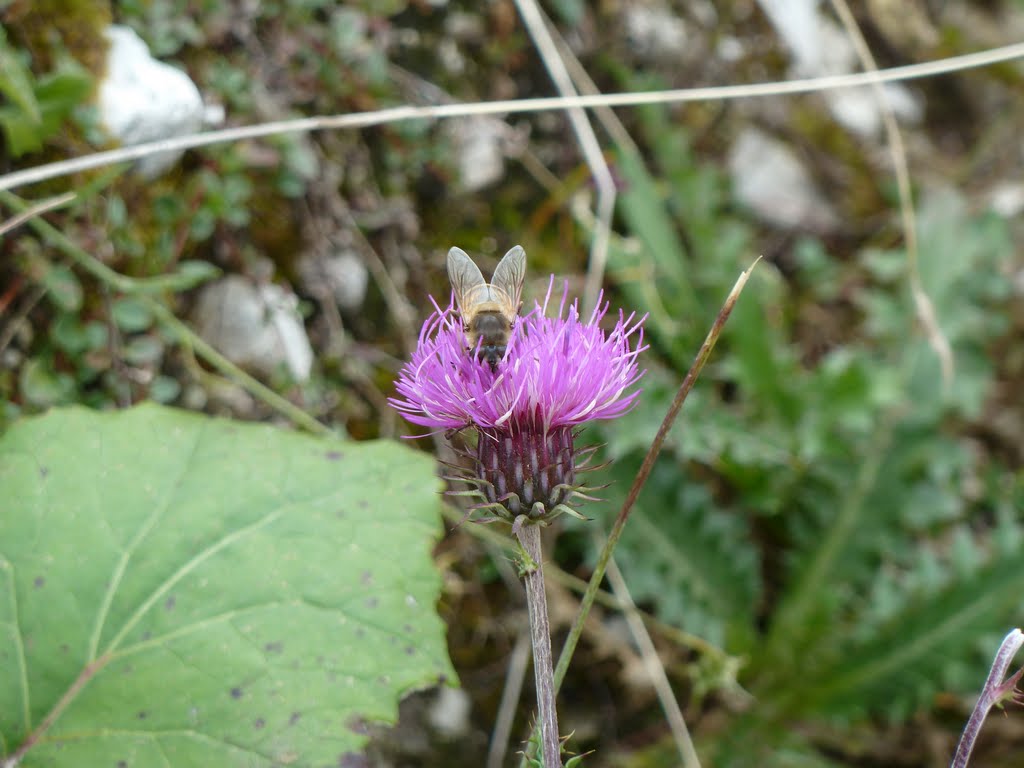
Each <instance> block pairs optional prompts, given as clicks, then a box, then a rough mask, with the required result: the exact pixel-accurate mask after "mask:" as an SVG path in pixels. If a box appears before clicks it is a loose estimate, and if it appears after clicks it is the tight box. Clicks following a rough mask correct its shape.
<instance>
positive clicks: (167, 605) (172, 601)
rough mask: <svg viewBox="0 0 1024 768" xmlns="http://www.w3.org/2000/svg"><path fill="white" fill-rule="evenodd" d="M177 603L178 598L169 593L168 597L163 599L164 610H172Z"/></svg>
mask: <svg viewBox="0 0 1024 768" xmlns="http://www.w3.org/2000/svg"><path fill="white" fill-rule="evenodd" d="M177 604H178V598H176V597H175V596H174V595H171V596H170V597H168V598H167V599H166V600H165V601H164V610H165V611H173V610H174V606H175V605H177Z"/></svg>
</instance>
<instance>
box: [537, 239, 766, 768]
mask: <svg viewBox="0 0 1024 768" xmlns="http://www.w3.org/2000/svg"><path fill="white" fill-rule="evenodd" d="M760 260H761V257H760V256H758V257H757V259H755V260H754V263H753V264H751V265H750V266H749V267H747V269H745V270H744V271H743V272H741V273H740V276H739V277H738V278H737V279H736V283H735V284H734V285H733V287H732V290H731V291H729V295H728V296H727V297H726V299H725V303H724V304H723V305H722V308H721V309H720V310H719V312H718V317H716V318H715V322H714V323H713V324H712V326H711V330H709V331H708V334H707V336H706V337H705V338H704V343H703V344H701V347H700V350H699V351H698V352H697V356H696V358H695V359H694V361H693V364H692V365H691V366H690V370H689V371H687V373H686V377H685V378H684V379H683V382H682V384H680V385H679V390H678V391H677V392H676V395H675V397H674V398H673V400H672V404H671V405H670V406H669V409H668V412H667V413H666V414H665V418H664V419H663V420H662V422H661V426H660V427H659V428H658V432H657V434H656V435H655V436H654V440H653V441H652V442H651V447H650V448H649V449H648V451H647V455H646V456H645V457H644V460H643V463H642V464H641V465H640V471H639V472H638V473H637V476H636V479H635V480H634V481H633V485H632V487H630V489H629V493H628V494H627V496H626V500H625V501H624V502H623V504H622V509H620V510H619V514H618V516H617V517H616V518H615V523H614V524H613V525H612V528H611V531H610V532H609V534H608V539H607V540H606V541H605V544H604V548H603V549H602V550H601V554H600V555H599V556H598V558H597V563H596V564H595V566H594V573H593V575H591V577H590V581H589V582H588V583H587V591H586V592H584V593H583V599H582V600H581V601H580V610H579V613H577V615H576V620H575V621H574V622H573V625H572V628H571V629H570V630H569V636H568V637H567V638H566V640H565V645H564V646H563V647H562V653H561V654H560V655H559V657H558V665H557V666H556V667H555V693H556V694H557V693H558V689H559V688H561V686H562V681H563V680H565V674H566V672H567V671H568V669H569V663H570V662H571V661H572V655H573V653H575V652H576V645H577V644H578V643H579V640H580V637H581V636H582V634H583V625H584V623H585V622H586V620H587V616H588V615H589V613H590V608H591V606H593V604H594V599H595V598H596V597H597V593H598V591H600V589H601V582H602V581H604V574H605V571H606V570H607V569H608V562H609V560H611V557H612V553H613V552H614V551H615V545H616V544H618V542H619V539H620V538H621V537H622V531H623V529H624V528H625V527H626V520H628V519H629V515H630V513H631V512H632V511H633V505H634V504H635V503H636V500H637V497H638V496H639V495H640V491H641V489H642V488H643V487H644V484H645V483H646V482H647V478H648V477H649V476H650V474H651V470H652V469H653V468H654V462H655V460H656V459H657V458H658V454H659V453H661V448H662V446H663V445H664V443H665V438H666V437H668V433H669V430H670V429H671V428H672V425H673V424H674V423H675V420H676V417H677V416H678V415H679V410H680V409H681V408H682V407H683V403H684V402H686V398H687V396H688V395H689V394H690V390H692V389H693V385H694V384H695V383H696V381H697V377H698V376H700V373H701V371H702V370H704V365H705V363H707V361H708V358H709V357H710V356H711V351H712V350H713V349H714V348H715V344H716V343H717V342H718V337H719V336H720V335H721V334H722V329H723V328H724V327H725V323H726V321H727V320H728V319H729V315H730V314H732V310H733V307H735V306H736V301H737V299H739V297H740V293H742V292H743V287H744V286H745V285H746V284H747V280H748V279H749V277H750V273H751V272H752V271H753V269H754V267H756V266H757V263H758V262H759V261H760ZM528 751H529V750H526V751H525V752H524V754H523V760H522V762H521V763H520V765H521V766H523V767H524V768H525V766H526V760H527V759H528V757H529V756H528V754H527V753H528Z"/></svg>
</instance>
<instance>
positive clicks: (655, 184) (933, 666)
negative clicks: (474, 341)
mask: <svg viewBox="0 0 1024 768" xmlns="http://www.w3.org/2000/svg"><path fill="white" fill-rule="evenodd" d="M641 114H642V121H641V125H642V128H643V131H642V134H641V137H640V139H641V141H642V142H644V143H645V144H646V146H647V147H649V149H650V151H651V158H650V161H649V165H648V163H646V162H645V161H644V160H643V159H642V158H640V157H639V156H637V155H636V154H635V153H634V152H633V151H632V150H631V149H629V148H625V147H619V148H618V152H617V155H616V167H617V169H618V170H619V172H620V173H621V174H622V175H623V177H624V187H625V188H624V190H623V192H622V193H621V197H620V207H619V213H620V215H621V216H622V218H623V221H624V222H625V223H626V225H627V226H628V227H629V230H630V233H631V235H632V237H633V239H634V240H635V241H638V242H639V246H638V247H636V248H635V250H634V251H633V252H628V249H627V248H626V247H621V246H620V248H618V249H616V250H613V252H612V256H611V263H610V269H611V274H612V276H613V278H614V280H615V281H616V283H617V284H618V286H619V288H620V289H621V290H622V291H623V293H624V295H625V296H626V297H627V302H628V303H629V304H631V305H632V306H640V307H645V308H647V309H648V310H649V311H650V317H649V319H648V322H647V332H648V334H649V339H650V341H651V343H652V345H653V349H654V352H655V353H656V354H655V355H654V356H653V361H652V362H651V363H650V370H649V371H648V374H647V378H646V380H645V382H644V390H645V391H644V394H643V396H642V398H643V400H642V402H641V404H640V405H639V406H638V407H637V408H636V409H635V410H634V411H633V412H631V413H630V414H629V415H628V416H626V417H625V418H623V419H620V420H618V421H617V422H616V423H614V424H611V425H607V426H604V427H602V428H601V429H600V430H599V435H600V439H602V440H604V441H606V442H607V444H608V448H607V450H608V453H609V454H610V455H611V457H612V458H613V459H614V465H613V470H612V473H613V477H614V480H615V482H614V484H613V485H612V486H611V488H610V489H609V491H608V492H607V493H608V496H609V499H610V501H611V503H610V504H608V505H607V508H608V509H609V510H610V512H609V514H613V513H614V511H615V510H617V508H618V507H619V506H620V505H621V502H622V500H623V499H624V495H625V493H626V491H627V490H628V488H629V486H630V485H631V482H632V478H633V477H634V476H635V475H636V472H637V471H638V469H639V465H640V462H641V459H642V457H643V455H644V453H645V452H646V449H647V446H649V445H650V442H651V440H652V438H653V436H654V433H655V432H656V430H657V428H658V426H659V424H660V421H661V418H662V416H663V414H664V413H665V412H666V411H667V410H668V405H669V402H670V401H671V399H672V397H673V395H674V392H675V388H676V387H677V386H678V384H679V383H680V381H681V379H682V375H683V373H684V372H685V370H686V368H687V367H688V365H689V362H690V360H691V358H692V356H693V355H694V354H695V353H696V351H697V349H698V347H699V345H700V342H701V341H702V339H703V335H704V333H705V332H706V326H708V325H710V321H711V319H712V318H713V317H714V316H715V314H716V313H717V309H718V307H719V306H720V304H721V302H722V301H723V300H724V298H725V296H726V294H727V293H728V291H729V289H730V287H731V286H732V284H733V282H734V281H735V279H736V277H737V276H738V274H739V272H740V270H741V269H744V268H746V267H747V266H749V264H750V262H751V261H752V260H753V257H754V255H755V254H756V249H757V245H756V241H755V238H754V234H753V231H752V229H751V228H750V226H749V225H748V224H746V223H745V222H744V221H743V220H742V219H741V218H740V217H738V216H737V215H736V214H735V213H734V212H732V211H730V210H729V209H728V205H727V203H728V198H727V195H726V194H724V190H725V188H726V180H725V179H724V178H723V177H722V174H721V172H720V171H718V170H717V168H715V167H714V166H712V165H711V164H709V163H702V162H700V161H698V160H697V159H696V158H695V157H694V156H693V154H692V152H690V151H689V149H688V146H687V139H686V132H685V131H683V130H681V129H680V128H679V126H678V125H670V124H669V123H668V122H667V120H666V118H665V113H664V111H662V110H658V109H651V110H645V111H642V113H641ZM648 168H650V170H648ZM918 227H919V238H920V242H921V263H920V270H921V277H922V282H923V285H924V288H925V290H926V291H927V293H928V295H929V296H930V298H931V300H932V302H933V303H934V310H935V315H936V317H937V319H938V323H939V325H940V327H941V328H942V331H943V332H944V334H945V335H946V337H947V338H948V340H949V342H950V344H951V346H952V350H953V354H954V357H955V362H956V369H955V376H954V377H953V379H952V380H951V381H945V380H944V379H943V376H942V373H941V370H940V363H939V359H938V357H937V355H936V354H935V352H934V350H932V349H931V348H930V347H929V344H928V341H927V340H926V338H925V335H924V333H923V332H922V331H921V329H920V328H919V327H918V326H917V324H916V321H915V315H914V304H913V302H912V299H911V297H910V296H909V291H908V288H907V286H908V272H907V270H908V261H907V255H906V253H905V252H904V251H902V250H887V251H879V250H873V249H865V250H864V251H862V252H861V253H860V254H859V255H858V256H857V257H856V258H854V259H851V260H849V261H846V262H841V261H837V260H836V259H835V258H834V257H833V256H831V255H830V254H828V252H827V250H826V248H825V246H823V245H822V243H821V242H819V241H817V240H814V239H803V240H801V241H799V242H798V243H796V245H795V247H794V248H793V253H794V254H795V257H796V259H797V263H798V265H799V270H798V271H797V272H796V274H795V275H794V278H793V279H784V278H783V276H782V274H781V273H780V272H779V270H778V269H777V268H776V266H775V265H774V264H772V263H770V262H769V263H762V264H761V265H759V266H758V268H757V269H756V270H755V273H754V276H753V278H752V279H751V281H750V283H749V284H748V286H747V289H746V291H745V293H744V295H743V296H742V297H741V298H740V301H739V303H738V304H737V306H736V308H735V310H734V311H733V314H732V316H731V318H730V320H729V322H728V324H727V326H726V329H725V332H724V335H723V341H722V342H720V345H719V347H718V349H717V350H716V352H715V354H714V356H713V358H712V361H711V362H710V363H709V365H708V367H707V368H706V369H705V373H704V376H703V379H702V380H701V381H699V382H698V384H697V387H696V388H695V390H694V391H693V393H692V394H691V396H690V399H689V400H688V402H687V403H686V405H685V406H684V409H683V412H682V415H681V417H680V420H679V423H677V425H676V426H675V427H674V428H673V430H672V432H671V433H670V435H669V440H668V442H667V448H666V450H665V451H664V452H663V453H662V455H661V456H660V457H659V459H658V461H657V463H656V465H655V468H654V471H653V473H652V475H651V478H650V480H649V481H648V484H647V486H646V488H645V489H644V491H643V493H642V494H641V497H640V500H639V502H638V506H637V509H636V511H635V512H634V515H633V517H632V518H631V519H630V521H629V523H628V525H627V527H626V531H625V533H624V535H623V537H622V540H621V543H620V546H619V548H618V550H617V555H616V556H617V558H618V561H619V563H620V565H621V567H622V570H623V572H624V574H625V576H626V579H627V582H628V584H629V585H630V589H631V591H632V593H633V595H634V597H635V598H636V599H638V600H642V601H644V602H645V603H646V604H648V605H650V606H652V607H653V608H654V610H655V611H656V612H657V613H658V615H659V616H660V617H661V618H663V619H665V620H666V621H670V622H672V623H675V624H677V625H678V626H680V627H685V628H686V630H687V631H689V632H693V633H696V634H698V635H700V636H702V637H704V638H706V639H708V640H710V641H712V642H714V643H716V644H719V645H720V646H721V647H722V648H723V649H724V650H725V651H726V652H727V653H728V654H730V655H734V656H736V657H741V658H743V659H745V666H744V668H743V669H742V671H741V674H740V678H739V680H740V682H741V683H742V684H743V685H744V686H746V687H747V688H748V689H749V690H750V691H751V693H753V695H754V696H755V698H756V704H755V705H754V706H753V707H752V708H751V709H750V711H749V712H748V713H747V714H745V715H743V716H742V717H740V718H739V719H738V720H737V721H736V722H735V723H734V724H733V725H732V726H730V736H728V737H726V738H723V736H722V734H720V733H719V734H716V735H714V736H712V737H710V738H711V743H709V744H707V745H706V746H707V747H708V749H710V750H711V751H712V752H714V753H715V755H716V757H715V759H714V764H715V765H723V766H729V765H736V766H748V765H761V766H769V765H779V766H791V765H798V764H802V763H800V762H799V760H798V759H797V758H796V757H795V755H797V754H802V755H805V757H806V759H807V760H810V761H811V762H810V763H808V764H823V763H820V762H818V761H821V760H824V758H822V757H821V756H820V755H819V754H818V753H816V752H815V751H814V749H813V747H812V744H811V743H810V742H808V741H807V740H805V739H803V738H800V737H798V736H796V732H795V731H794V730H793V728H792V726H793V723H794V721H795V720H814V719H822V718H828V717H835V716H839V717H842V718H845V719H849V718H859V717H864V716H866V715H868V714H882V715H885V716H887V717H889V718H892V719H902V718H906V717H908V716H910V715H911V714H912V713H913V712H915V711H917V709H918V708H920V707H922V706H927V704H928V703H929V701H930V697H932V696H933V695H934V694H936V693H937V692H939V691H940V690H946V689H950V690H955V691H960V692H964V693H969V692H970V691H972V690H975V689H976V688H977V687H978V686H979V685H980V682H981V681H982V680H983V679H984V675H985V670H986V667H987V664H988V661H989V654H990V653H991V650H992V649H993V648H995V647H996V645H997V644H998V638H999V637H1000V636H1001V635H1002V634H1003V633H1005V631H1006V629H1007V627H1008V626H1010V625H1012V624H1014V623H1015V622H1019V618H1018V617H1019V613H1017V612H1018V611H1019V610H1020V608H1021V606H1022V602H1024V601H1022V599H1021V594H1022V589H1024V569H1021V568H1020V563H1021V562H1022V557H1024V539H1022V536H1021V531H1022V528H1021V524H1020V521H1019V510H1020V507H1021V502H1022V500H1024V494H1022V487H1021V482H1020V476H1019V474H1017V471H1016V470H1015V469H1014V468H1013V467H1010V466H1005V465H1003V464H1002V463H1001V462H1000V461H999V460H998V459H995V458H993V457H991V456H990V457H985V459H984V460H983V458H982V457H981V456H980V455H979V446H978V445H977V444H976V442H975V441H974V440H972V438H971V436H970V432H969V428H970V423H971V422H970V420H971V419H973V418H976V417H978V416H979V415H980V413H981V409H982V406H983V404H984V402H985V401H986V398H987V397H989V396H990V394H991V387H992V383H993V373H994V371H993V365H992V362H991V360H992V355H991V350H992V348H993V346H994V344H995V342H996V341H997V340H998V339H999V338H1000V337H1001V336H1002V335H1003V334H1005V333H1006V332H1007V330H1008V324H1007V319H1006V317H1007V314H1006V311H1005V307H1006V303H1007V301H1008V300H1009V288H1008V283H1007V280H1006V279H1005V274H1006V272H1007V270H1008V269H1009V267H1010V264H1011V257H1012V246H1011V242H1010V238H1009V233H1008V230H1007V227H1006V224H1005V221H1004V220H1003V219H1001V218H999V217H997V216H995V215H994V214H974V213H971V212H969V211H968V210H967V208H966V205H965V204H964V201H963V200H962V199H961V198H960V197H959V196H958V195H957V194H956V193H954V192H952V191H941V192H936V193H929V194H928V195H926V196H925V199H924V200H923V202H922V203H921V206H920V208H919V211H918ZM680 233H683V234H684V235H685V237H681V236H680ZM684 240H685V243H686V247H684V245H683V242H684ZM821 307H830V309H831V311H834V312H836V313H837V314H839V315H841V316H842V317H844V318H846V321H845V323H844V324H842V325H837V326H836V327H835V328H833V329H831V330H832V336H831V337H830V338H827V339H819V338H815V335H816V334H817V333H818V332H819V331H820V330H821V329H820V328H817V327H815V325H814V323H813V322H810V323H809V322H808V321H807V320H806V319H805V318H803V317H801V313H820V311H821ZM809 349H820V350H821V351H820V352H819V353H817V354H815V355H814V356H813V357H809V356H808V354H807V350H809ZM649 359H652V358H649ZM979 651H980V652H979ZM696 674H697V672H696V670H695V671H694V675H695V676H696ZM723 682H727V681H723ZM713 745H717V748H716V747H715V746H713Z"/></svg>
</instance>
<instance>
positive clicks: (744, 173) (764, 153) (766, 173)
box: [729, 128, 839, 232]
mask: <svg viewBox="0 0 1024 768" xmlns="http://www.w3.org/2000/svg"><path fill="white" fill-rule="evenodd" d="M729 173H730V175H731V177H732V185H733V191H734V193H735V195H736V198H737V199H738V200H739V201H740V202H741V203H742V204H743V205H745V206H747V207H748V208H750V209H751V211H753V212H754V214H755V215H756V216H757V217H758V218H760V219H762V220H763V221H765V222H767V223H769V224H772V225H775V226H778V227H804V228H808V229H812V230H815V231H817V232H827V231H829V230H832V229H835V227H836V226H837V225H838V223H839V219H838V217H837V216H836V214H835V212H834V211H833V210H832V208H831V206H829V204H828V202H827V201H826V200H825V198H824V197H823V196H822V195H821V193H820V192H819V191H818V190H817V189H816V188H815V186H814V182H813V181H812V179H811V176H810V174H809V173H808V172H807V170H806V169H805V168H804V166H803V164H802V163H801V162H800V160H799V158H797V156H796V155H795V154H794V153H793V152H792V151H791V150H790V149H789V147H787V146H786V145H785V144H783V143H782V142H781V141H778V140H776V139H773V138H772V137H770V136H767V135H765V134H764V133H762V132H760V131H758V130H756V129H753V128H748V129H747V130H745V131H744V132H743V133H742V134H740V136H739V138H738V139H737V140H736V142H735V143H734V144H733V146H732V149H731V150H730V152H729Z"/></svg>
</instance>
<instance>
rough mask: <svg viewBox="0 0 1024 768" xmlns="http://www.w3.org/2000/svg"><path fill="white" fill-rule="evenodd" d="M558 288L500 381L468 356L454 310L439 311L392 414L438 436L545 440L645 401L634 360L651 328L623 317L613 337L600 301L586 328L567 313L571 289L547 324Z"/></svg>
mask: <svg viewBox="0 0 1024 768" xmlns="http://www.w3.org/2000/svg"><path fill="white" fill-rule="evenodd" d="M553 284H554V280H553V279H552V282H551V284H549V287H548V293H547V296H546V297H545V299H544V303H543V304H536V305H535V306H534V309H533V311H531V312H530V313H529V314H527V315H526V316H524V317H522V318H519V319H518V320H517V322H516V323H515V326H514V327H513V329H512V334H511V337H510V339H509V344H508V347H507V349H506V353H505V357H504V358H503V359H502V361H501V362H500V363H499V365H498V368H497V371H496V372H493V371H492V370H491V368H490V366H489V365H488V364H487V363H486V362H485V361H481V360H478V359H476V357H475V356H474V355H472V354H471V352H469V351H467V349H466V337H465V333H464V331H463V325H462V319H461V317H460V316H459V314H458V312H457V311H456V310H455V309H454V307H453V305H451V304H449V306H448V307H447V308H445V309H441V308H439V307H437V306H436V305H435V309H436V311H435V312H434V313H433V314H432V315H431V316H430V317H429V318H427V320H426V322H425V323H424V324H423V328H422V330H421V331H420V337H419V343H418V344H417V346H416V350H415V352H413V355H412V359H411V360H410V361H409V362H408V363H407V364H406V365H405V366H404V367H403V369H402V371H401V373H400V374H399V377H398V381H397V383H396V389H397V392H398V396H397V397H394V398H391V403H392V405H393V406H394V407H395V408H396V409H397V410H398V411H399V412H400V413H401V414H402V416H403V417H404V418H405V419H406V420H407V421H409V422H412V423H413V424H419V425H421V426H425V427H429V428H432V429H435V430H446V429H459V428H462V427H469V426H476V427H479V428H482V429H499V430H502V431H510V432H515V431H519V430H528V431H539V432H541V433H545V434H546V433H548V432H550V431H551V430H552V429H554V428H557V427H571V426H577V425H580V424H583V423H585V422H588V421H592V420H595V419H612V418H615V417H617V416H621V415H622V414H623V413H625V412H626V411H628V410H629V409H630V408H631V407H632V405H633V404H634V402H635V401H636V398H637V396H638V395H639V394H640V390H639V389H637V388H636V384H637V382H638V381H639V380H640V377H641V376H642V375H643V372H642V371H640V370H639V368H638V366H637V359H636V358H637V355H638V354H639V353H640V352H641V351H642V350H643V349H645V347H644V346H643V321H644V319H645V318H639V319H638V318H636V316H635V314H631V315H629V316H628V317H624V316H623V314H622V313H621V312H620V313H619V318H618V321H617V322H616V324H615V326H614V327H613V328H612V329H611V330H610V331H609V332H607V333H606V332H605V331H604V330H602V328H601V327H600V322H601V320H602V319H603V318H604V316H605V314H606V313H607V311H608V304H607V302H605V303H603V304H602V301H601V299H599V300H598V308H597V309H595V310H594V312H593V313H592V314H591V316H590V318H589V319H588V320H587V321H585V322H584V321H582V320H581V319H580V316H579V309H578V304H577V302H575V301H574V302H572V304H568V289H567V287H566V288H565V289H564V290H563V293H562V297H561V301H560V302H559V305H558V312H557V314H556V315H555V316H554V317H547V316H546V313H547V310H548V307H549V305H550V304H551V301H550V300H551V294H552V286H553ZM602 298H603V296H602ZM567 304H568V306H567ZM634 338H635V345H634V348H633V349H631V348H630V341H631V340H633V339H634Z"/></svg>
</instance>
